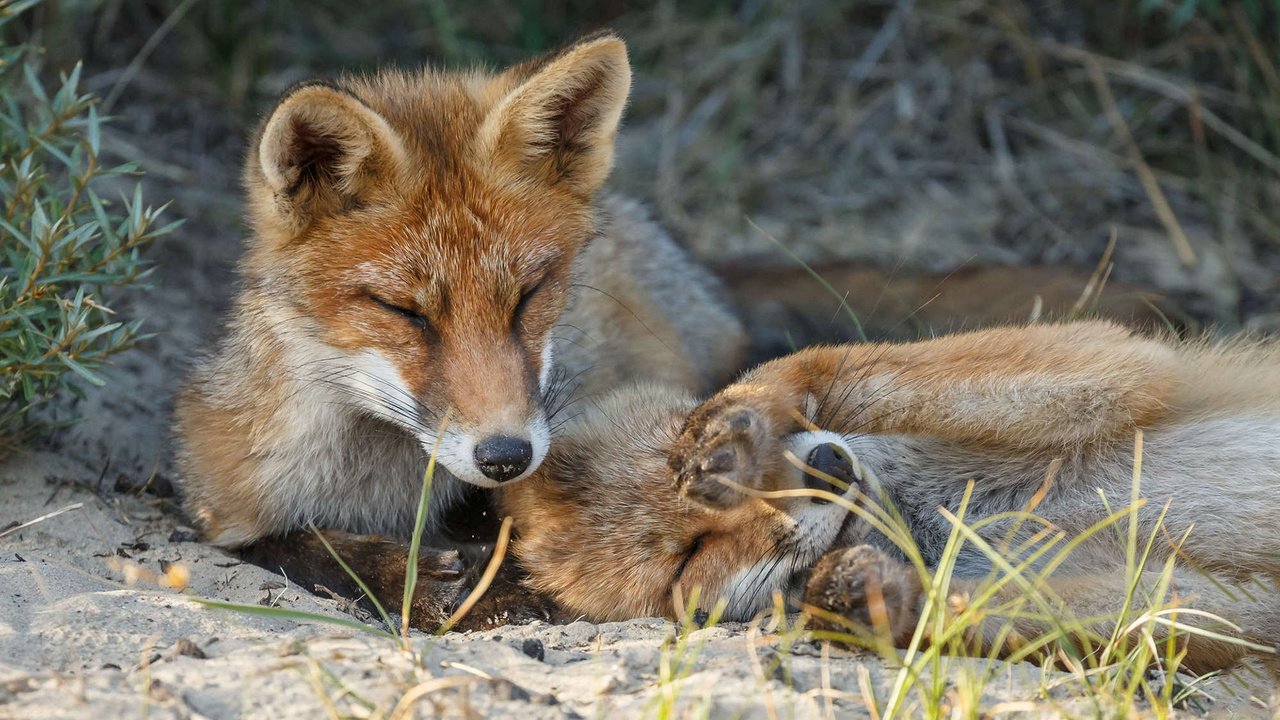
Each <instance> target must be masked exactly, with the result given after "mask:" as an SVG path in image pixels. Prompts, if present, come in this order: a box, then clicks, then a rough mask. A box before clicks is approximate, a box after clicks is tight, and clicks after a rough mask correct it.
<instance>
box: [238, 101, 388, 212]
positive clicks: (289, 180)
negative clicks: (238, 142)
mask: <svg viewBox="0 0 1280 720" xmlns="http://www.w3.org/2000/svg"><path fill="white" fill-rule="evenodd" d="M403 157H404V150H403V148H402V146H401V143H400V139H399V137H398V136H397V135H396V133H395V131H394V130H392V129H391V126H389V125H388V124H387V121H386V120H384V119H383V118H382V116H381V115H378V114H377V113H376V112H374V111H373V110H372V109H370V108H369V107H368V106H367V105H365V104H364V103H362V102H360V100H358V99H357V98H355V97H354V96H352V95H350V94H348V93H346V92H343V91H341V90H338V89H336V88H333V87H330V86H328V85H321V84H313V85H305V86H303V87H300V88H298V89H296V90H294V91H293V92H291V93H289V94H288V95H286V96H285V97H284V99H283V100H281V101H280V104H279V105H277V106H276V109H275V111H274V112H272V113H271V117H270V118H269V119H268V120H267V122H266V124H265V125H264V126H263V129H262V134H261V136H260V138H259V140H258V152H257V163H258V170H259V171H260V172H261V179H262V180H263V181H264V182H265V183H266V185H267V187H268V188H270V190H271V192H272V195H273V197H274V201H275V202H274V204H275V208H276V210H277V211H278V212H279V213H280V214H281V215H283V216H284V217H282V218H281V219H283V220H285V221H286V224H289V225H292V226H293V227H294V228H295V229H296V228H300V227H302V226H305V225H306V224H308V223H309V222H311V221H313V220H315V219H316V218H318V217H323V216H326V215H331V214H336V213H339V212H342V211H343V210H344V209H346V208H349V207H351V206H353V205H355V204H358V203H359V202H360V201H361V200H362V199H363V198H364V197H365V196H366V195H367V194H369V193H370V192H371V191H372V190H373V187H374V184H375V183H376V182H377V181H378V179H379V178H385V177H388V176H391V175H392V174H393V173H394V172H395V171H396V169H397V168H398V167H399V165H400V163H401V161H402V160H403ZM252 170H253V168H252V161H251V166H250V176H251V177H252V175H253V173H252Z"/></svg>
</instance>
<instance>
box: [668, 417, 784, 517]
mask: <svg viewBox="0 0 1280 720" xmlns="http://www.w3.org/2000/svg"><path fill="white" fill-rule="evenodd" d="M699 410H702V408H700V409H699ZM783 450H784V443H783V442H782V441H781V439H780V438H779V437H778V433H777V432H775V430H774V427H773V423H772V422H771V421H770V420H769V419H768V417H766V416H765V415H764V414H762V413H760V412H758V411H756V410H755V409H753V408H751V407H749V406H747V405H741V404H728V405H723V406H721V407H719V408H717V409H716V410H715V411H713V412H698V411H695V413H694V414H693V415H691V416H690V418H689V422H688V423H686V425H685V429H684V432H683V433H682V434H681V437H680V439H679V440H678V441H677V442H676V445H675V447H674V448H673V450H672V452H671V455H670V458H669V461H668V464H669V466H670V468H671V471H672V473H673V474H674V476H675V482H676V488H677V489H678V490H679V491H680V493H681V494H682V495H684V496H685V497H687V498H689V499H691V500H693V501H695V502H698V503H701V504H703V505H706V506H707V507H710V508H714V509H723V508H727V507H732V506H734V505H736V504H738V503H740V502H742V501H743V500H744V499H745V498H746V497H747V495H746V494H745V493H744V492H742V490H741V489H740V488H746V489H752V490H755V489H761V487H762V485H763V480H764V478H765V476H766V474H767V472H768V469H769V468H770V467H772V466H773V465H775V464H777V461H778V460H779V459H781V458H782V456H783Z"/></svg>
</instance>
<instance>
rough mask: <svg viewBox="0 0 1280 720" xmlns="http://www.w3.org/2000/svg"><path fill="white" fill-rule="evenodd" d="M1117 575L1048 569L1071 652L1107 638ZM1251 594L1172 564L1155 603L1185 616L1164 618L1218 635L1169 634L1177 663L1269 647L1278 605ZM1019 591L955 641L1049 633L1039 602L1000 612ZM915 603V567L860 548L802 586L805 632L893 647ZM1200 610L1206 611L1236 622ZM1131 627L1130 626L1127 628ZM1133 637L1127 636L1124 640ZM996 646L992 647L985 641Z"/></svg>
mask: <svg viewBox="0 0 1280 720" xmlns="http://www.w3.org/2000/svg"><path fill="white" fill-rule="evenodd" d="M1125 575H1126V573H1125V572H1124V570H1123V569H1122V568H1115V567H1106V568H1103V567H1095V568H1092V569H1091V570H1090V569H1084V568H1082V569H1081V570H1080V571H1079V572H1077V573H1074V574H1055V575H1052V576H1050V577H1049V578H1046V579H1045V580H1044V582H1045V583H1046V584H1047V589H1048V590H1049V593H1046V595H1049V596H1056V597H1057V598H1059V599H1061V603H1062V607H1061V608H1055V610H1060V611H1061V612H1059V613H1058V617H1059V621H1060V622H1061V621H1067V622H1071V621H1073V620H1076V621H1079V622H1080V623H1082V625H1081V626H1078V627H1069V628H1067V629H1068V631H1069V633H1070V635H1071V640H1072V642H1073V643H1074V644H1075V645H1076V647H1077V648H1080V649H1081V650H1082V651H1084V652H1090V651H1097V650H1098V648H1099V646H1100V644H1101V643H1100V642H1099V638H1104V639H1105V638H1109V637H1110V636H1111V635H1112V633H1113V632H1114V618H1115V617H1116V616H1118V615H1119V614H1120V613H1121V611H1122V609H1123V607H1122V606H1123V604H1124V602H1125V598H1126V597H1128V593H1129V585H1128V582H1129V580H1128V578H1126V577H1125ZM986 582H988V581H987V580H985V579H983V580H974V579H969V578H952V580H951V583H950V587H949V590H950V592H949V603H948V604H955V605H962V604H963V602H964V601H966V600H967V599H968V598H972V597H973V596H975V595H977V594H978V593H979V592H980V591H981V590H982V589H983V587H984V584H985V583H986ZM1160 584H1161V578H1160V576H1159V573H1157V572H1155V571H1147V572H1144V573H1143V577H1142V579H1141V581H1140V587H1139V589H1138V591H1137V592H1138V594H1137V596H1138V597H1143V596H1144V595H1143V588H1145V589H1146V591H1148V592H1150V591H1151V589H1152V588H1155V587H1157V586H1159V585H1160ZM1251 593H1252V595H1253V596H1254V598H1250V597H1249V595H1247V594H1245V593H1244V592H1243V591H1242V590H1240V589H1224V587H1223V586H1221V585H1218V584H1216V583H1214V582H1212V581H1210V580H1209V579H1208V578H1206V577H1204V576H1203V575H1201V574H1199V573H1197V572H1195V571H1193V570H1189V569H1186V568H1180V567H1179V568H1175V569H1174V571H1173V578H1172V582H1171V583H1170V589H1169V591H1168V592H1167V594H1166V597H1164V598H1161V599H1160V600H1161V601H1162V602H1165V603H1166V604H1168V605H1170V606H1172V605H1177V606H1178V607H1181V608H1184V609H1188V610H1192V611H1194V612H1187V613H1182V614H1179V615H1173V616H1170V615H1167V614H1166V615H1165V616H1164V617H1166V618H1169V617H1172V618H1173V619H1175V620H1176V621H1177V622H1179V623H1180V624H1182V625H1184V626H1194V627H1197V628H1200V629H1202V630H1206V631H1210V632H1213V633H1215V634H1217V635H1218V636H1219V637H1209V636H1206V635H1203V634H1195V633H1192V632H1187V631H1183V632H1179V633H1177V643H1178V650H1179V651H1185V652H1186V655H1185V657H1184V658H1183V660H1182V663H1181V666H1182V667H1183V668H1186V669H1187V670H1190V671H1192V672H1196V673H1205V672H1211V671H1213V670H1223V669H1227V668H1229V667H1231V666H1233V665H1235V664H1237V663H1239V662H1240V661H1241V660H1243V659H1244V658H1245V657H1246V656H1247V655H1248V654H1249V653H1250V649H1249V648H1248V647H1246V646H1245V645H1244V644H1241V642H1239V641H1244V642H1251V643H1254V644H1259V645H1264V646H1267V647H1273V648H1274V645H1275V641H1276V640H1275V639H1276V638H1277V637H1280V603H1277V602H1276V601H1275V600H1274V598H1273V597H1271V595H1272V593H1270V592H1267V591H1263V590H1261V589H1258V588H1255V589H1253V590H1252V591H1251ZM1019 595H1020V591H1019V590H1017V589H1016V588H1015V587H1014V586H1013V585H1009V586H1007V587H1006V588H1005V589H1002V590H1001V591H1000V592H999V593H997V594H996V596H995V597H994V598H993V599H992V600H991V601H989V607H990V608H992V609H991V610H989V611H987V612H986V613H985V614H984V616H983V618H982V619H981V620H980V621H979V622H978V623H977V624H976V625H975V626H974V627H973V628H971V629H969V630H967V631H966V632H965V634H964V637H963V640H964V642H962V643H959V644H958V647H960V648H962V649H963V650H964V651H965V652H967V653H972V654H981V655H987V654H990V653H991V652H992V650H993V649H994V650H995V651H996V654H998V655H1000V656H1002V657H1008V656H1009V655H1011V654H1014V653H1017V652H1019V651H1020V650H1022V649H1023V648H1026V647H1027V646H1028V644H1029V643H1033V642H1035V640H1036V638H1038V637H1041V636H1043V635H1045V634H1046V633H1049V632H1052V631H1054V628H1053V626H1051V625H1049V624H1048V623H1046V622H1045V621H1044V620H1042V619H1037V618H1033V617H1030V615H1031V614H1036V615H1040V614H1041V611H1040V609H1039V608H1037V607H1034V606H1031V605H1030V604H1026V605H1023V611H1024V612H1025V613H1026V615H1021V614H1019V615H1015V616H1010V615H1001V613H1000V612H999V608H1000V607H1002V606H1007V605H1008V602H1009V601H1012V600H1015V599H1017V598H1018V597H1019ZM1255 598H1256V599H1255ZM952 599H954V601H952ZM923 602H924V589H923V585H922V584H921V580H920V576H919V574H918V572H917V571H916V569H915V568H914V567H913V566H910V565H907V564H905V563H902V562H900V561H897V560H894V559H892V558H890V557H889V556H887V555H886V554H885V553H884V552H883V551H881V550H879V549H877V548H873V547H871V546H868V545H861V546H858V547H853V548H842V549H838V550H833V551H831V552H829V553H827V554H826V555H825V556H823V557H822V559H821V560H819V561H818V564H817V565H816V566H815V567H814V570H813V573H812V574H811V575H810V578H809V582H808V585H807V587H806V591H805V603H806V604H807V605H809V606H810V607H812V608H815V609H817V610H819V611H821V612H818V613H816V614H815V617H814V619H813V622H812V623H811V627H813V628H814V629H819V630H829V631H834V632H839V633H844V634H847V635H848V636H849V637H850V638H859V637H860V636H861V635H862V634H863V632H865V634H866V637H865V638H863V639H865V640H868V641H870V642H874V640H872V638H877V637H879V638H887V639H888V640H890V641H891V642H892V643H893V644H894V645H895V646H897V647H906V645H907V643H908V642H909V640H910V639H911V637H912V635H913V633H914V632H915V628H916V626H917V624H918V623H919V620H920V612H921V610H922V607H923ZM1199 613H1209V614H1210V615H1212V616H1214V618H1221V619H1222V620H1225V621H1228V622H1230V623H1233V624H1235V626H1236V627H1233V626H1231V625H1228V624H1227V623H1226V622H1222V621H1219V620H1216V619H1211V618H1207V617H1205V616H1204V615H1201V614H1199ZM1136 633H1137V631H1136V630H1134V631H1132V633H1131V634H1133V635H1136ZM1155 637H1156V640H1157V642H1158V643H1160V647H1161V650H1163V643H1164V642H1165V641H1166V639H1167V637H1168V635H1167V626H1163V625H1161V626H1158V627H1157V629H1156V633H1155ZM926 639H929V638H927V637H926ZM1233 640H1234V641H1235V642H1233ZM1137 641H1138V639H1137V638H1136V637H1135V638H1134V639H1133V642H1137ZM997 642H999V643H1000V647H998V648H996V647H994V645H995V643H997ZM1103 642H1105V640H1104V641H1103ZM1049 652H1050V650H1049V649H1048V648H1046V649H1044V650H1041V651H1037V652H1034V653H1031V654H1030V655H1029V657H1031V658H1032V659H1038V660H1051V659H1053V657H1052V656H1051V655H1050V654H1049ZM1261 657H1262V658H1263V660H1264V662H1267V663H1269V664H1270V665H1269V666H1270V667H1271V668H1272V671H1273V672H1274V671H1275V669H1276V667H1277V666H1276V664H1275V656H1274V655H1273V654H1265V653H1263V654H1262V655H1261Z"/></svg>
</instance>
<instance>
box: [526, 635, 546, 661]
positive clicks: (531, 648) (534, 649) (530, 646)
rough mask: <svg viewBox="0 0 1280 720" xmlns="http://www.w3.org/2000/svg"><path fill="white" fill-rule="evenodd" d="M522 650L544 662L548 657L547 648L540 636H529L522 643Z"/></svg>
mask: <svg viewBox="0 0 1280 720" xmlns="http://www.w3.org/2000/svg"><path fill="white" fill-rule="evenodd" d="M520 652H522V653H524V654H525V655H528V656H529V657H531V658H533V659H534V660H537V661H538V662H543V661H545V660H546V659H547V649H546V648H545V647H544V646H543V645H542V641H541V640H539V639H538V638H529V639H527V640H525V641H524V643H522V644H521V645H520Z"/></svg>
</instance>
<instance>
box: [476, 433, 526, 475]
mask: <svg viewBox="0 0 1280 720" xmlns="http://www.w3.org/2000/svg"><path fill="white" fill-rule="evenodd" d="M472 455H473V456H474V457H475V461H476V467H477V468H479V469H480V472H481V473H482V474H484V476H485V477H487V478H489V479H490V480H493V481H494V482H506V481H507V480H510V479H511V478H513V477H518V476H520V475H522V474H523V473H524V471H526V470H528V469H529V464H530V463H531V462H532V461H533V443H532V442H530V441H529V440H528V439H527V438H521V437H511V436H509V435H492V436H490V437H487V438H485V439H483V440H481V441H480V442H478V443H476V449H475V450H474V451H473V452H472Z"/></svg>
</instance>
